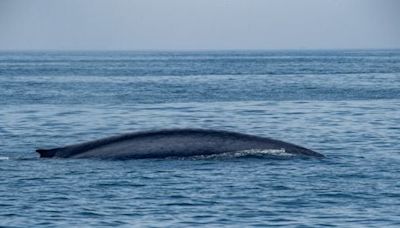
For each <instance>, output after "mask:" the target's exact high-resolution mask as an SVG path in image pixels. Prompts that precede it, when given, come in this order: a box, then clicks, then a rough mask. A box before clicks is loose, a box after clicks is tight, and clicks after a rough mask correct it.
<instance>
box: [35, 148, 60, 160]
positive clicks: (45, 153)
mask: <svg viewBox="0 0 400 228" xmlns="http://www.w3.org/2000/svg"><path fill="white" fill-rule="evenodd" d="M57 150H58V148H55V149H37V150H36V152H38V153H39V154H40V157H41V158H51V157H54V155H55V154H56V152H57Z"/></svg>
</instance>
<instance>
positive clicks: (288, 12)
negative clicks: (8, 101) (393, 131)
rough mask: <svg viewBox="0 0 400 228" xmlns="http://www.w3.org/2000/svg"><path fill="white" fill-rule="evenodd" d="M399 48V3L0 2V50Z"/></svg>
mask: <svg viewBox="0 0 400 228" xmlns="http://www.w3.org/2000/svg"><path fill="white" fill-rule="evenodd" d="M348 48H350V49H363V48H367V49H376V48H378V49H379V48H400V0H36V1H29V0H0V50H224V49H263V50H265V49H348Z"/></svg>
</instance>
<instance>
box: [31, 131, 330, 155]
mask: <svg viewBox="0 0 400 228" xmlns="http://www.w3.org/2000/svg"><path fill="white" fill-rule="evenodd" d="M247 150H280V151H284V152H285V153H289V154H295V155H305V156H314V157H324V156H323V155H322V154H320V153H317V152H315V151H312V150H310V149H307V148H304V147H301V146H297V145H294V144H291V143H287V142H283V141H279V140H275V139H270V138H266V137H259V136H254V135H248V134H242V133H236V132H230V131H220V130H206V129H167V130H157V131H143V132H134V133H129V134H123V135H119V136H113V137H108V138H104V139H99V140H94V141H90V142H85V143H79V144H74V145H68V146H65V147H60V148H54V149H37V150H36V152H38V153H39V154H40V157H41V158H95V159H117V160H126V159H142V158H167V157H190V156H200V155H216V154H223V153H228V152H237V151H247Z"/></svg>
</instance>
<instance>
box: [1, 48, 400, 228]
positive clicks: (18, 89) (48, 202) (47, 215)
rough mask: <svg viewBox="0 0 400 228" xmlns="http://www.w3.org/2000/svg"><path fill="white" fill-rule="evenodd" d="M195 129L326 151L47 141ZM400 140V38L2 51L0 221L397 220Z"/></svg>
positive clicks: (299, 223)
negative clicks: (207, 151)
mask: <svg viewBox="0 0 400 228" xmlns="http://www.w3.org/2000/svg"><path fill="white" fill-rule="evenodd" d="M185 127H190V128H206V129H219V130H230V131H236V132H242V133H248V134H254V135H259V136H266V137H271V138H274V139H280V140H284V141H288V142H292V143H295V144H298V145H301V146H304V147H307V148H310V149H312V150H315V151H318V152H320V153H322V154H324V155H325V156H326V158H324V159H316V158H305V157H297V156H286V155H281V156H280V155H275V156H270V155H268V154H259V153H250V154H237V153H234V154H232V155H225V156H214V157H213V156H210V157H201V158H199V157H197V158H185V159H183V158H182V159H180V158H167V159H143V160H130V161H104V160H85V159H39V158H38V154H36V153H35V149H37V148H39V147H40V148H52V147H58V146H63V145H67V144H72V143H78V142H85V141H88V140H92V139H98V138H102V137H107V136H111V135H117V134H121V133H126V132H133V131H141V130H150V129H164V128H185ZM399 142H400V50H310V51H283V50H282V51H181V52H176V51H109V52H100V51H87V52H84V51H71V52H61V51H46V52H33V51H32V52H4V51H3V52H0V226H1V227H54V226H57V227H74V226H79V227H99V226H122V227H124V226H126V227H132V226H137V227H143V226H145V227H165V226H171V227H193V226H203V227H204V226H214V227H220V226H228V227H243V226H261V227H265V226H285V227H319V226H330V227H399V226H400V181H399V180H400V143H399Z"/></svg>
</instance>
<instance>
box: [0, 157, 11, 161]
mask: <svg viewBox="0 0 400 228" xmlns="http://www.w3.org/2000/svg"><path fill="white" fill-rule="evenodd" d="M9 159H10V158H9V157H1V156H0V161H2V160H9Z"/></svg>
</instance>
